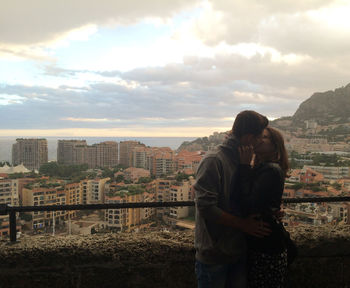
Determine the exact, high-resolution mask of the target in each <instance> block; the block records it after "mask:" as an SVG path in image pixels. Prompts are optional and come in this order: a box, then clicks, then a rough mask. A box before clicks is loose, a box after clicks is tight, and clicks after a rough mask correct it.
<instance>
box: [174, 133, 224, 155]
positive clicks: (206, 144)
mask: <svg viewBox="0 0 350 288" xmlns="http://www.w3.org/2000/svg"><path fill="white" fill-rule="evenodd" d="M226 135H227V132H221V133H219V132H214V134H213V135H210V136H209V137H202V138H197V139H196V140H193V141H185V142H183V143H182V144H181V145H180V147H179V148H178V149H177V150H178V151H181V150H187V151H199V150H201V151H208V150H210V149H211V148H212V147H215V146H216V145H219V144H221V143H222V142H223V141H224V140H225V138H226Z"/></svg>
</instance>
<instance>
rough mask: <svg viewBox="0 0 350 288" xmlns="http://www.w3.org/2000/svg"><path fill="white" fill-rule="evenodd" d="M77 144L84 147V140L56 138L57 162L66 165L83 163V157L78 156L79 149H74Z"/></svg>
mask: <svg viewBox="0 0 350 288" xmlns="http://www.w3.org/2000/svg"><path fill="white" fill-rule="evenodd" d="M77 146H80V147H86V146H87V144H86V140H58V144H57V162H58V163H60V164H68V165H72V164H83V163H85V162H84V160H85V159H83V157H81V156H80V155H81V153H80V151H81V149H76V147H77ZM77 151H79V152H78V153H77Z"/></svg>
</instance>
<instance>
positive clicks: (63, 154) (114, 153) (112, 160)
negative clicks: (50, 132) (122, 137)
mask: <svg viewBox="0 0 350 288" xmlns="http://www.w3.org/2000/svg"><path fill="white" fill-rule="evenodd" d="M57 161H58V162H59V163H61V164H75V165H77V164H87V165H88V167H89V168H90V169H93V168H104V167H108V168H111V167H114V166H117V165H118V143H117V142H115V141H105V142H101V143H97V144H93V145H91V146H89V145H87V143H86V141H85V140H58V146H57Z"/></svg>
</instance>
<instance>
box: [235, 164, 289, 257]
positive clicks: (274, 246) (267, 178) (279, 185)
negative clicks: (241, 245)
mask: <svg viewBox="0 0 350 288" xmlns="http://www.w3.org/2000/svg"><path fill="white" fill-rule="evenodd" d="M238 173H239V176H238V177H239V178H238V181H237V182H238V183H239V184H238V185H239V189H238V190H236V191H239V192H238V195H237V196H238V199H237V200H238V204H239V207H240V212H241V215H242V216H244V217H246V216H248V215H252V214H259V215H260V217H259V218H260V219H261V220H262V221H264V222H266V223H268V224H269V225H270V228H271V230H272V232H271V234H270V235H268V236H265V237H263V238H258V237H254V236H247V243H248V247H249V249H253V250H255V251H259V252H266V253H280V252H282V251H283V250H284V249H285V244H284V240H283V239H284V237H283V234H282V233H283V232H282V227H281V225H282V224H281V223H280V222H279V221H278V220H277V219H276V217H275V216H274V212H276V211H278V210H280V205H281V199H282V194H283V189H284V175H283V171H282V169H281V168H280V166H279V165H278V164H277V163H263V164H260V165H258V166H256V167H254V168H251V167H250V166H249V165H240V168H239V172H238Z"/></svg>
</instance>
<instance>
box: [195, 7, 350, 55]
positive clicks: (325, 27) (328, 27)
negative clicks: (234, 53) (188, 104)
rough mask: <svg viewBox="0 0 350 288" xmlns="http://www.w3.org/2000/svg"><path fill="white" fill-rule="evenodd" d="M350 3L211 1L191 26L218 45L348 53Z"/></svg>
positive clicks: (295, 51)
mask: <svg viewBox="0 0 350 288" xmlns="http://www.w3.org/2000/svg"><path fill="white" fill-rule="evenodd" d="M349 13H350V5H349V3H347V2H344V1H336V0H334V1H326V0H320V1H317V0H316V1H264V2H261V1H258V0H253V1H244V0H238V1H228V0H222V1H220V0H219V1H208V5H206V8H205V13H202V15H201V17H198V18H196V19H194V20H193V23H192V25H191V27H190V28H188V31H191V32H190V33H192V34H193V35H196V37H198V38H199V39H202V40H203V42H204V43H206V44H208V45H210V46H215V45H217V44H218V43H220V42H222V41H225V42H226V43H228V44H231V45H236V44H239V43H260V44H261V45H263V46H266V47H271V48H273V49H275V50H277V51H279V52H281V53H283V54H289V53H292V54H296V55H299V54H300V55H309V56H314V57H316V56H327V57H329V56H330V55H332V56H335V55H339V53H341V54H348V53H349V48H350V47H349V45H350V44H349V43H348V42H349V41H345V39H347V38H349V36H350V20H349V17H348V15H349Z"/></svg>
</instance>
